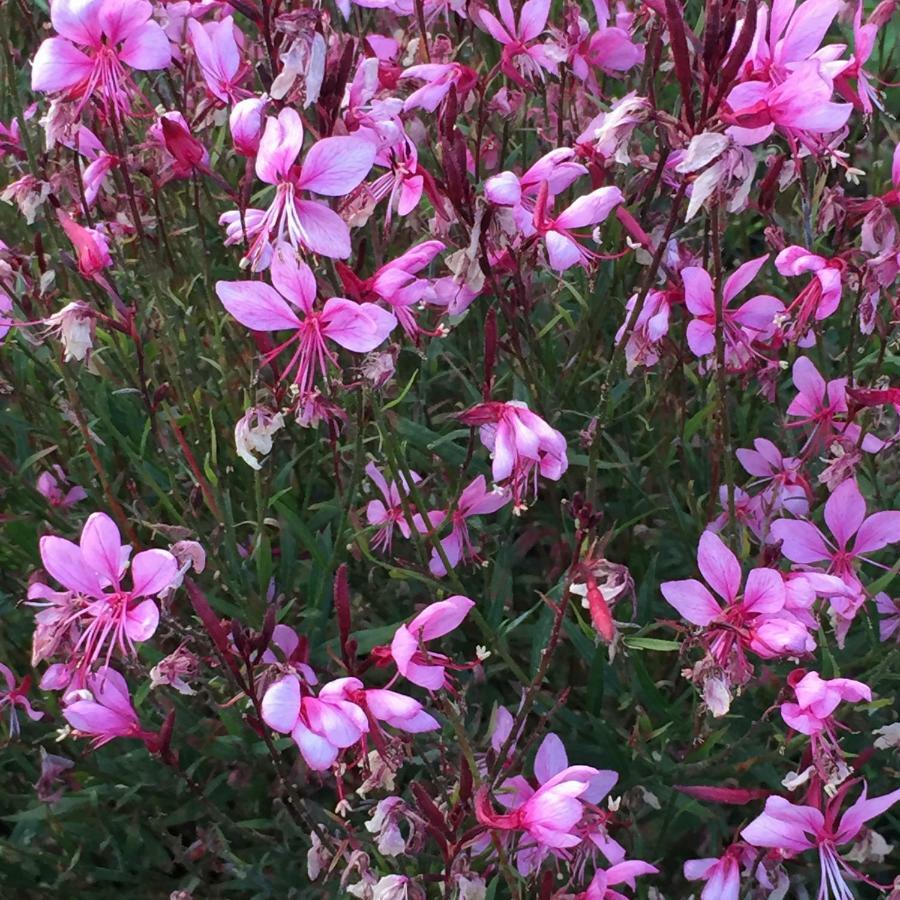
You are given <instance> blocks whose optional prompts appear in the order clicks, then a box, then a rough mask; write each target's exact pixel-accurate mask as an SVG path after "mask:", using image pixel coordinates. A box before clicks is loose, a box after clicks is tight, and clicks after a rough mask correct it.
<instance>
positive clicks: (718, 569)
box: [697, 531, 741, 603]
mask: <svg viewBox="0 0 900 900" xmlns="http://www.w3.org/2000/svg"><path fill="white" fill-rule="evenodd" d="M697 565H698V566H699V567H700V573H701V574H702V575H703V577H704V578H705V579H706V583H707V584H708V585H709V586H710V587H711V588H712V589H713V590H714V591H715V592H716V593H717V594H718V595H719V596H720V597H721V598H722V599H723V600H725V601H727V602H728V603H731V601H732V600H734V598H735V597H736V596H737V594H738V591H739V590H740V589H741V564H740V563H739V562H738V560H737V557H736V556H735V555H734V554H733V553H732V552H731V551H730V550H729V549H728V547H726V546H725V544H724V543H723V541H722V539H721V538H720V537H719V536H718V535H717V534H715V533H713V532H712V531H704V532H703V534H702V535H701V536H700V544H699V546H698V547H697Z"/></svg>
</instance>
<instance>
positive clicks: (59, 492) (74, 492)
mask: <svg viewBox="0 0 900 900" xmlns="http://www.w3.org/2000/svg"><path fill="white" fill-rule="evenodd" d="M68 481H69V479H68V476H67V475H66V473H65V472H64V471H63V468H62V466H53V471H50V472H41V474H40V475H38V479H37V484H36V485H35V487H36V488H37V492H38V493H39V494H40V495H41V496H42V497H44V498H46V500H47V502H48V503H49V504H50V505H51V506H52V507H54V508H56V509H68V508H69V507H70V506H74V505H75V504H76V503H78V502H79V501H80V500H84V499H86V498H87V493H86V492H85V490H84V488H83V487H81V485H79V484H73V485H72V486H71V487H70V488H68V490H66V485H67V483H68Z"/></svg>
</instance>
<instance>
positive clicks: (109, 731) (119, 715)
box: [62, 666, 151, 747]
mask: <svg viewBox="0 0 900 900" xmlns="http://www.w3.org/2000/svg"><path fill="white" fill-rule="evenodd" d="M65 703H66V705H65V706H64V707H63V711H62V713H63V717H64V718H65V720H66V721H67V722H68V723H69V725H71V726H72V728H74V729H75V731H77V732H79V733H80V734H83V735H89V736H91V737H93V741H92V744H93V746H94V747H102V746H103V745H104V744H107V743H109V742H110V741H111V740H113V739H114V738H123V737H126V738H128V737H130V738H140V739H141V740H144V739H145V738H148V737H151V735H150V734H149V733H148V732H145V731H144V730H143V729H142V728H141V722H140V719H139V718H138V714H137V713H136V712H135V710H134V706H132V704H131V695H130V694H129V692H128V685H127V684H126V683H125V679H124V678H123V677H122V676H121V675H120V674H119V673H118V672H117V671H116V670H115V669H110V668H109V667H108V666H103V667H101V668H100V669H98V670H97V671H96V672H94V673H92V674H90V675H88V678H87V684H86V687H85V688H84V689H82V690H78V691H73V692H71V693H69V694H68V695H67V696H66V698H65Z"/></svg>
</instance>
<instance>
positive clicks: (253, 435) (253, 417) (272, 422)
mask: <svg viewBox="0 0 900 900" xmlns="http://www.w3.org/2000/svg"><path fill="white" fill-rule="evenodd" d="M282 428H284V415H283V414H282V413H280V412H275V413H273V412H272V411H271V410H270V409H266V407H264V406H251V407H250V409H248V410H247V412H245V413H244V415H243V416H241V418H240V419H238V421H237V424H236V425H235V426H234V445H235V448H236V449H237V453H238V456H240V458H241V459H242V460H243V461H244V462H245V463H247V465H248V466H250V468H251V469H261V468H262V465H261V463H260V461H259V458H260V457H262V456H266V455H268V453H269V452H270V451H271V449H272V436H273V435H274V434H275V433H276V432H277V431H279V430H280V429H282Z"/></svg>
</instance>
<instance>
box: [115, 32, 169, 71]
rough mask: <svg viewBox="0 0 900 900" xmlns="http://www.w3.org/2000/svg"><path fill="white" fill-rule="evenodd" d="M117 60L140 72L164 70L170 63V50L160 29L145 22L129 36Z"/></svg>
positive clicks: (166, 39)
mask: <svg viewBox="0 0 900 900" xmlns="http://www.w3.org/2000/svg"><path fill="white" fill-rule="evenodd" d="M119 59H121V60H122V62H125V63H128V65H129V66H132V67H133V68H135V69H139V70H140V71H142V72H149V71H152V70H155V69H165V68H167V67H168V65H169V63H170V62H172V48H171V47H170V46H169V39H168V38H167V37H166V33H165V32H164V31H163V30H162V28H160V27H159V25H158V24H157V23H156V22H147V23H146V24H144V25H142V26H141V27H140V28H139V29H138V30H137V31H135V32H134V33H133V34H131V35H129V37H128V40H126V41H125V43H124V44H123V45H122V49H121V50H120V51H119Z"/></svg>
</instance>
